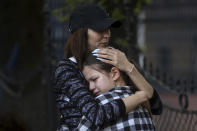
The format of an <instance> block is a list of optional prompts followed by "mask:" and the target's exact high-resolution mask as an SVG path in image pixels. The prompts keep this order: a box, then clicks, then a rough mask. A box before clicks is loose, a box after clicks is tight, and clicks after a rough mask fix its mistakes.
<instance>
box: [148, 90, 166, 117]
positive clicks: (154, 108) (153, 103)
mask: <svg viewBox="0 0 197 131" xmlns="http://www.w3.org/2000/svg"><path fill="white" fill-rule="evenodd" d="M149 102H150V108H151V113H152V114H153V115H160V114H161V113H162V111H163V104H162V101H161V99H160V97H159V94H158V93H157V91H156V90H155V89H154V91H153V96H152V98H151V99H150V100H149Z"/></svg>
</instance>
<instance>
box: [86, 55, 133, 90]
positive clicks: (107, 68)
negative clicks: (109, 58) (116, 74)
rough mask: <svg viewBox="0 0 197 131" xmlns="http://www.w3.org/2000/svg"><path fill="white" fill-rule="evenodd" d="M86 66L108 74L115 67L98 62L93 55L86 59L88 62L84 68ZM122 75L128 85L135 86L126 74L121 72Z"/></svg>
mask: <svg viewBox="0 0 197 131" xmlns="http://www.w3.org/2000/svg"><path fill="white" fill-rule="evenodd" d="M93 65H96V66H95V67H94V66H93ZM84 66H91V67H92V68H93V69H95V70H98V69H99V70H103V71H105V72H107V73H110V72H111V68H112V67H113V65H110V64H107V63H104V62H102V61H100V60H97V59H96V57H95V56H93V55H92V54H90V55H88V57H87V58H86V61H85V62H84V64H83V67H84ZM120 74H121V76H122V78H123V80H124V81H125V83H126V85H130V86H133V83H132V81H131V80H130V78H129V76H128V75H127V74H126V73H125V72H123V71H120Z"/></svg>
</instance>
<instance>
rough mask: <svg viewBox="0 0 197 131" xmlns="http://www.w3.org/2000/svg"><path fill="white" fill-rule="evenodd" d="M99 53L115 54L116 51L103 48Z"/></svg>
mask: <svg viewBox="0 0 197 131" xmlns="http://www.w3.org/2000/svg"><path fill="white" fill-rule="evenodd" d="M97 53H98V54H114V50H113V49H109V48H102V49H100V50H99V51H98V52H97Z"/></svg>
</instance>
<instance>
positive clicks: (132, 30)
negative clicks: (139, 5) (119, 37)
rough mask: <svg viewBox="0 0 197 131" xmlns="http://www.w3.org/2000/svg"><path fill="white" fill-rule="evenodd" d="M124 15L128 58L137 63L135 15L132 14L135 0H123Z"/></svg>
mask: <svg viewBox="0 0 197 131" xmlns="http://www.w3.org/2000/svg"><path fill="white" fill-rule="evenodd" d="M123 2H124V9H125V12H126V15H125V25H124V28H125V31H126V40H127V41H128V43H129V45H128V54H127V55H128V58H129V59H131V60H134V61H135V62H136V63H138V57H139V49H138V47H137V41H136V39H137V35H136V34H137V27H136V26H137V17H136V16H135V14H134V10H133V9H134V6H135V3H136V0H135V1H131V0H124V1H123Z"/></svg>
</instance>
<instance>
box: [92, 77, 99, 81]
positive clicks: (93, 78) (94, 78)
mask: <svg viewBox="0 0 197 131" xmlns="http://www.w3.org/2000/svg"><path fill="white" fill-rule="evenodd" d="M97 78H98V77H92V78H91V79H90V80H91V81H96V80H97Z"/></svg>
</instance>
